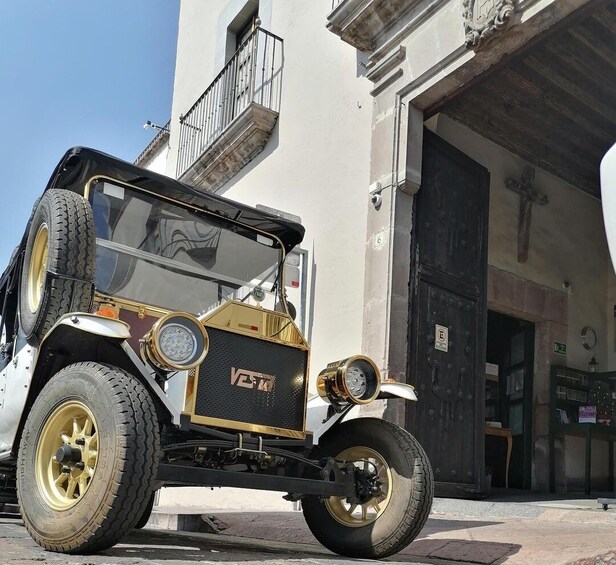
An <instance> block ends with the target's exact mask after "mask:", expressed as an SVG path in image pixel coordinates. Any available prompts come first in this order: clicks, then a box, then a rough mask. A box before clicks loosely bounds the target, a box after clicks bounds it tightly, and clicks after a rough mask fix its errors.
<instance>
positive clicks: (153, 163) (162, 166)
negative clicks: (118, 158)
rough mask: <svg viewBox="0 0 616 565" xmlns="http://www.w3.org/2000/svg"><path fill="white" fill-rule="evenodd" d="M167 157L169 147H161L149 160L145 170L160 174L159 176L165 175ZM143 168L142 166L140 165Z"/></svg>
mask: <svg viewBox="0 0 616 565" xmlns="http://www.w3.org/2000/svg"><path fill="white" fill-rule="evenodd" d="M168 155H169V145H167V144H165V145H163V146H162V147H161V148H160V149H159V150H158V151H157V152H156V153H155V154H154V155H152V157H151V158H150V159H149V161H148V163H147V165H145V168H146V169H148V170H150V171H154V172H155V173H160V174H161V175H165V174H167V157H168ZM141 166H144V165H141Z"/></svg>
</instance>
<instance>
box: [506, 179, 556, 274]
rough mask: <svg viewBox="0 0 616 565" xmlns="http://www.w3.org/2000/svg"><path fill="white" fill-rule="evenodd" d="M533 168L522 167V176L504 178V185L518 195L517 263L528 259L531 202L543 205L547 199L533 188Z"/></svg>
mask: <svg viewBox="0 0 616 565" xmlns="http://www.w3.org/2000/svg"><path fill="white" fill-rule="evenodd" d="M534 184H535V169H534V168H533V167H524V171H523V172H522V178H521V179H520V180H519V181H518V180H516V179H514V178H508V179H506V180H505V186H506V187H507V188H508V189H509V190H513V191H514V192H517V193H518V194H519V195H520V216H519V218H518V263H526V260H527V259H528V244H529V240H530V217H531V212H532V210H533V204H539V206H545V205H546V204H547V203H548V202H549V200H548V197H547V196H546V195H545V194H540V193H539V192H537V190H535V186H534Z"/></svg>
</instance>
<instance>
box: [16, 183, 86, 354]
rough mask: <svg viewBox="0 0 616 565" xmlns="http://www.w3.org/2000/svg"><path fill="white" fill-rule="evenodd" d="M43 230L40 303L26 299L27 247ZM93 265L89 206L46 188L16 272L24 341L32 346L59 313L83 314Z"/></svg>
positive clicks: (31, 263) (29, 280) (32, 264)
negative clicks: (44, 247) (44, 249)
mask: <svg viewBox="0 0 616 565" xmlns="http://www.w3.org/2000/svg"><path fill="white" fill-rule="evenodd" d="M44 226H46V227H47V240H48V245H47V261H46V265H45V267H44V269H45V274H44V280H41V286H42V289H41V291H40V294H41V296H40V299H38V300H31V299H30V297H31V296H32V295H33V294H34V295H36V294H37V293H36V291H35V290H34V289H33V286H35V285H33V277H32V273H33V272H34V271H36V269H38V266H37V265H36V259H37V257H36V256H34V257H33V248H34V246H35V241H36V238H37V234H39V230H41V228H42V227H44ZM34 255H35V254H34ZM39 259H40V257H39ZM95 267H96V234H95V228H94V217H93V214H92V208H91V206H90V204H89V202H88V201H87V200H86V199H85V198H84V197H83V196H81V195H79V194H76V193H74V192H70V191H68V190H59V189H52V190H48V191H47V192H46V193H45V194H44V195H43V196H42V197H41V199H40V201H39V203H38V206H37V207H36V210H35V212H34V214H33V216H32V221H31V223H30V230H29V233H28V241H27V243H26V251H25V255H24V264H23V269H22V273H21V285H20V293H19V315H20V324H21V327H22V329H23V331H24V333H25V334H26V336H27V338H28V342H29V343H31V344H35V345H36V344H38V343H39V342H40V341H41V339H42V338H43V336H44V335H45V334H46V333H47V332H48V331H49V330H50V329H51V327H52V326H53V325H54V324H55V323H56V321H57V320H58V319H59V318H60V317H61V316H63V315H64V314H68V313H69V312H83V311H89V309H90V307H91V304H92V296H93V281H94V271H95ZM33 269H34V271H33ZM50 273H54V274H55V275H59V277H55V276H50ZM62 277H67V278H62Z"/></svg>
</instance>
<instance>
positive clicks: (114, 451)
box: [17, 363, 160, 553]
mask: <svg viewBox="0 0 616 565" xmlns="http://www.w3.org/2000/svg"><path fill="white" fill-rule="evenodd" d="M159 443H160V438H159V428H158V420H157V416H156V411H155V408H154V404H153V402H152V398H151V396H150V394H149V392H148V391H147V390H146V389H145V388H144V386H143V385H142V384H141V383H140V382H139V381H138V380H137V379H136V378H135V377H134V376H132V375H130V374H128V373H126V372H124V371H122V370H121V369H118V368H115V367H109V366H105V365H100V364H98V363H76V364H74V365H69V366H68V367H66V368H64V369H62V370H61V371H60V372H59V373H57V374H56V375H55V376H54V377H53V378H52V379H51V380H50V381H49V382H48V383H47V384H46V385H45V387H44V388H43V390H42V391H41V392H40V393H39V395H38V397H37V398H36V401H35V402H34V405H33V406H32V409H31V411H30V414H29V415H28V419H27V420H26V424H25V427H24V432H23V436H22V440H21V444H20V449H19V456H18V460H17V494H18V497H19V504H20V507H21V513H22V517H23V521H24V524H25V526H26V528H27V529H28V532H29V533H30V535H31V536H32V538H33V539H34V541H36V542H37V543H38V544H39V545H41V546H42V547H44V548H45V549H47V550H50V551H61V552H64V553H94V552H96V551H100V550H103V549H106V548H108V547H111V546H112V545H114V544H115V543H116V542H117V541H118V540H119V539H120V538H121V537H122V536H123V535H124V534H125V533H126V532H127V531H128V530H130V529H131V528H132V527H134V526H135V524H136V523H137V522H138V520H139V518H141V517H142V516H143V514H144V512H145V511H146V509H147V505H148V503H149V501H150V496H151V494H152V492H153V490H154V481H155V479H156V473H157V470H158V463H159V457H160V447H159Z"/></svg>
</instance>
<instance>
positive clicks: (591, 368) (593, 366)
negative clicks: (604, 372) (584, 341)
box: [588, 355, 599, 373]
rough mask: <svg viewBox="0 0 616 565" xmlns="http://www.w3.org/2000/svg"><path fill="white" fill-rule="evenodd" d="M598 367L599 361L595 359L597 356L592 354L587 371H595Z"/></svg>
mask: <svg viewBox="0 0 616 565" xmlns="http://www.w3.org/2000/svg"><path fill="white" fill-rule="evenodd" d="M598 368H599V363H598V361H597V358H596V357H595V356H594V355H593V357H592V359H591V360H590V363H588V372H589V373H596V372H597V369H598Z"/></svg>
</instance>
